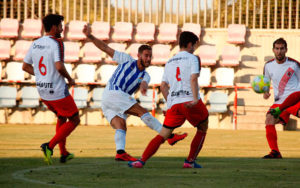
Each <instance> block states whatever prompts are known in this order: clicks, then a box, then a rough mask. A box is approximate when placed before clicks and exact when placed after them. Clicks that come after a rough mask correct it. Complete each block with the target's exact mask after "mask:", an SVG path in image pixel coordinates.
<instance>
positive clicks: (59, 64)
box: [55, 61, 75, 85]
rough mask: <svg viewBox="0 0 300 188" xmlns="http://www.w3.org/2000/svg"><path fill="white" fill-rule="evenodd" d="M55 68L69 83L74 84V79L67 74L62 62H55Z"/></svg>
mask: <svg viewBox="0 0 300 188" xmlns="http://www.w3.org/2000/svg"><path fill="white" fill-rule="evenodd" d="M55 68H56V70H57V71H58V72H59V73H60V74H61V75H62V76H63V77H65V78H66V79H67V80H68V83H69V85H75V81H74V79H72V78H71V76H70V75H69V73H68V71H67V70H66V67H65V65H64V63H63V62H61V61H58V62H55Z"/></svg>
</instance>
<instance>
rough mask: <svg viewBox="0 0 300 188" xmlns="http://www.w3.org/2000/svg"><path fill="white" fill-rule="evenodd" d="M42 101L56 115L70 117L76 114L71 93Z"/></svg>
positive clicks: (76, 110)
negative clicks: (60, 97) (53, 99)
mask: <svg viewBox="0 0 300 188" xmlns="http://www.w3.org/2000/svg"><path fill="white" fill-rule="evenodd" d="M42 101H43V102H44V103H45V104H46V105H47V107H48V109H49V110H51V111H52V112H54V113H55V114H56V115H57V116H58V117H59V116H62V117H72V116H74V115H76V114H78V109H77V106H76V104H75V102H74V99H73V98H72V97H71V95H69V96H67V97H65V98H62V99H59V100H55V101H45V100H42Z"/></svg>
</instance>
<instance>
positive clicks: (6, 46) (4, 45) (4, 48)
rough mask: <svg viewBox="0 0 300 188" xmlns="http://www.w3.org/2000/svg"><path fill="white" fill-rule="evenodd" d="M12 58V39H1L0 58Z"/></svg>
mask: <svg viewBox="0 0 300 188" xmlns="http://www.w3.org/2000/svg"><path fill="white" fill-rule="evenodd" d="M8 59H10V41H9V40H2V39H0V60H8Z"/></svg>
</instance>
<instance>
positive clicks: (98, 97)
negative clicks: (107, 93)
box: [91, 88, 104, 109]
mask: <svg viewBox="0 0 300 188" xmlns="http://www.w3.org/2000/svg"><path fill="white" fill-rule="evenodd" d="M103 91H104V88H95V89H93V97H92V99H93V103H92V104H91V108H93V109H100V108H101V101H102V94H103Z"/></svg>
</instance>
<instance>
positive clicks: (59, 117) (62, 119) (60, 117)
mask: <svg viewBox="0 0 300 188" xmlns="http://www.w3.org/2000/svg"><path fill="white" fill-rule="evenodd" d="M58 119H59V121H60V122H66V121H67V118H66V117H63V116H58Z"/></svg>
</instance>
